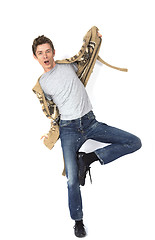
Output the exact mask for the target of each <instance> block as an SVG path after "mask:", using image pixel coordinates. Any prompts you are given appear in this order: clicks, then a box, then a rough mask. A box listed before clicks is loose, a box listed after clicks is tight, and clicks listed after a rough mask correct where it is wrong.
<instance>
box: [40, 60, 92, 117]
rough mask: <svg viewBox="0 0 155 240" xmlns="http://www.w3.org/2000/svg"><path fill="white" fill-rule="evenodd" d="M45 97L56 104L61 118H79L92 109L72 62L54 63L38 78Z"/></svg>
mask: <svg viewBox="0 0 155 240" xmlns="http://www.w3.org/2000/svg"><path fill="white" fill-rule="evenodd" d="M40 85H41V88H42V90H43V92H44V94H45V97H46V98H47V99H49V100H51V99H52V100H53V102H54V103H55V104H56V105H57V107H58V109H59V113H60V118H61V119H62V120H73V119H77V118H80V117H82V116H84V115H85V114H87V113H88V112H89V111H91V110H92V105H91V103H90V100H89V97H88V95H87V92H86V90H85V87H84V85H83V83H82V82H81V81H80V79H79V78H78V76H77V74H76V66H75V65H73V64H56V66H55V67H54V68H52V69H51V70H50V71H49V72H47V73H44V74H43V75H42V77H41V78H40Z"/></svg>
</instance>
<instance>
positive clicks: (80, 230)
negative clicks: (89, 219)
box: [74, 220, 86, 238]
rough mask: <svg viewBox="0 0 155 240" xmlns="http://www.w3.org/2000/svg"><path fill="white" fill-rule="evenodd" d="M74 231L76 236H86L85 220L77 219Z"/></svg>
mask: <svg viewBox="0 0 155 240" xmlns="http://www.w3.org/2000/svg"><path fill="white" fill-rule="evenodd" d="M74 233H75V236H76V237H79V238H82V237H85V236H86V230H85V227H84V224H83V221H82V220H81V221H75V226H74Z"/></svg>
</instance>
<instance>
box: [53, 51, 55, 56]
mask: <svg viewBox="0 0 155 240" xmlns="http://www.w3.org/2000/svg"><path fill="white" fill-rule="evenodd" d="M54 56H55V49H54V50H53V57H54Z"/></svg>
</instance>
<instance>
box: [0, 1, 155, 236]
mask: <svg viewBox="0 0 155 240" xmlns="http://www.w3.org/2000/svg"><path fill="white" fill-rule="evenodd" d="M0 7H1V16H0V20H1V37H0V46H1V60H0V61H1V94H0V98H1V101H0V102H1V127H0V128H1V129H0V131H1V158H0V195H1V196H0V226H1V230H0V239H1V240H10V239H16V240H18V239H20V240H21V239H22V240H28V239H29V240H43V239H46V240H49V239H61V238H65V239H74V238H75V237H74V234H73V229H72V227H73V224H74V222H73V221H72V220H71V219H70V216H69V211H68V204H67V188H66V178H64V177H62V176H61V171H62V168H63V161H62V153H61V146H60V141H58V142H57V143H56V145H55V147H54V149H53V150H52V151H49V150H48V149H47V148H46V147H44V145H43V143H42V142H41V141H40V136H41V135H42V134H43V133H45V132H47V131H48V130H49V127H50V121H49V120H48V119H46V117H45V116H44V114H43V113H42V111H41V107H40V104H39V102H38V99H37V98H36V96H35V95H34V94H33V92H32V90H31V89H32V87H33V86H34V84H35V83H36V81H37V78H38V77H39V76H40V74H42V69H41V67H40V66H39V65H38V63H37V62H36V61H35V60H34V59H33V57H32V51H31V46H32V42H33V39H34V38H36V37H37V36H38V35H41V34H44V35H46V36H47V37H49V38H51V39H52V41H53V43H54V45H55V49H56V57H55V59H62V58H65V57H71V56H72V55H74V54H76V53H77V52H78V51H79V49H80V48H81V45H82V39H83V36H84V35H85V33H86V32H87V31H88V30H89V29H90V28H91V27H92V26H94V25H96V26H97V27H98V28H99V29H100V33H101V34H102V35H103V41H102V46H101V50H100V56H101V57H102V58H103V59H104V60H105V61H107V62H109V63H110V64H112V65H115V66H118V67H127V68H128V69H129V72H128V73H124V72H120V71H116V70H113V69H110V68H108V67H106V66H103V65H101V64H100V63H97V64H96V66H95V68H94V71H93V74H92V76H91V78H90V80H89V83H88V86H87V91H88V94H89V96H90V99H91V101H92V104H93V108H94V113H95V115H96V117H97V119H98V120H99V121H103V122H106V123H107V124H110V125H112V126H115V127H118V128H121V129H124V130H127V131H129V132H131V133H134V134H135V135H137V136H139V137H140V138H141V140H142V143H143V147H142V149H141V150H140V151H138V152H136V153H134V154H132V155H128V156H125V157H123V158H120V159H119V160H117V161H114V162H113V163H111V164H108V165H106V166H100V164H99V163H94V164H93V167H92V177H93V185H90V183H89V180H87V182H86V186H85V187H83V188H82V196H83V206H84V222H85V225H86V227H87V228H88V237H87V239H106V240H113V239H115V240H124V239H125V240H130V239H133V240H136V239H149V240H154V239H155V233H154V222H155V217H154V216H155V207H154V202H155V197H154V182H155V176H154V167H155V164H154V160H155V152H154V145H155V144H154V133H155V127H154V121H155V117H154V116H155V115H154V111H153V109H154V102H155V97H154V83H153V80H154V79H155V73H154V54H155V47H154V42H155V36H154V22H155V17H154V10H153V8H154V5H153V0H152V1H151V0H148V1H143V0H141V1H140V0H136V1H123V0H118V1H114V0H109V1H100V0H96V1H87V0H84V1H83V0H79V1H71V0H66V1H62V0H60V1H52V0H51V1H46V0H45V1H43V2H41V1H33V0H32V1H25V2H23V1H19V0H15V1H5V2H3V3H1V6H0ZM99 146H100V144H97V143H94V142H88V143H86V144H85V146H84V147H83V148H84V150H85V151H88V152H89V151H91V150H93V149H94V148H96V147H99Z"/></svg>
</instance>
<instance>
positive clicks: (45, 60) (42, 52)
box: [34, 43, 55, 72]
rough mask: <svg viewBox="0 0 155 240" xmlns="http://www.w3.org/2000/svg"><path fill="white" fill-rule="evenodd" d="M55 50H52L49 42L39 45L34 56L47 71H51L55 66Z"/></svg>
mask: <svg viewBox="0 0 155 240" xmlns="http://www.w3.org/2000/svg"><path fill="white" fill-rule="evenodd" d="M54 55H55V51H53V50H52V48H51V46H50V45H49V43H45V44H41V45H38V46H37V50H36V56H35V55H34V58H35V59H36V60H37V61H38V62H39V63H40V64H41V66H42V67H43V69H44V71H45V72H48V71H50V70H51V69H52V68H53V67H54V66H55V62H54Z"/></svg>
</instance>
